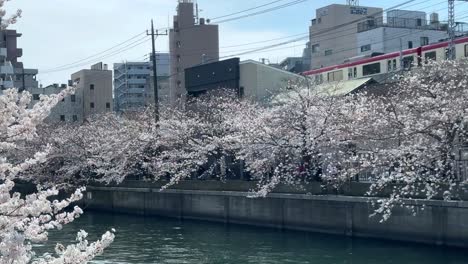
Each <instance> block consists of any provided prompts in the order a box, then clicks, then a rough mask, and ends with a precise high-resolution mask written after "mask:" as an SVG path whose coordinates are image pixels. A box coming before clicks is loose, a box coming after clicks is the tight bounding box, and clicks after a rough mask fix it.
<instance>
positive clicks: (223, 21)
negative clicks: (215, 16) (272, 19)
mask: <svg viewBox="0 0 468 264" xmlns="http://www.w3.org/2000/svg"><path fill="white" fill-rule="evenodd" d="M307 1H309V0H295V1H291V2H289V3H286V4H283V5H279V6H275V7H272V8H268V9H264V10H261V11H258V12H254V13H250V14H246V15H242V16H238V17H233V18H228V19H224V20H221V21H214V23H216V24H222V23H226V22H230V21H234V20H239V19H242V18H247V17H252V16H257V15H261V14H265V13H268V12H272V11H276V10H279V9H283V8H286V7H290V6H293V5H297V4H301V3H304V2H307Z"/></svg>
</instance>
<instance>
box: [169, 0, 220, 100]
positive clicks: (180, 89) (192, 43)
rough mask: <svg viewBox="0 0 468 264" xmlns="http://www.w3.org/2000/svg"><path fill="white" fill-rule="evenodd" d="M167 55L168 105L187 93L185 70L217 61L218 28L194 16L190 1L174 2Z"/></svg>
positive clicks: (193, 6)
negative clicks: (169, 99)
mask: <svg viewBox="0 0 468 264" xmlns="http://www.w3.org/2000/svg"><path fill="white" fill-rule="evenodd" d="M169 50H170V54H171V58H170V64H171V70H170V72H171V93H170V98H171V102H172V103H175V102H177V101H178V100H180V99H183V96H184V95H185V94H186V93H187V90H186V87H185V72H184V71H185V69H187V68H190V67H193V66H196V65H200V64H203V63H207V62H214V61H218V59H219V33H218V26H217V25H211V24H209V20H206V19H204V18H199V17H198V6H197V8H195V5H194V3H193V1H191V0H178V6H177V15H175V16H174V24H173V28H172V29H170V31H169Z"/></svg>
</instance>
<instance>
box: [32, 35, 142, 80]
mask: <svg viewBox="0 0 468 264" xmlns="http://www.w3.org/2000/svg"><path fill="white" fill-rule="evenodd" d="M149 40H150V38H148V37H147V36H145V37H144V38H142V39H139V40H137V41H135V42H132V43H130V44H128V45H126V46H124V47H122V48H121V49H118V50H116V51H113V52H112V53H110V54H106V55H104V56H101V57H98V58H95V59H93V60H89V61H86V62H83V63H81V64H75V65H72V66H68V67H65V68H59V69H55V70H49V71H43V72H40V74H48V73H52V72H61V71H65V70H70V69H74V68H78V67H82V66H85V65H88V64H90V63H92V62H95V61H100V60H103V59H106V58H110V57H113V56H115V55H118V54H121V53H123V52H125V51H128V50H130V49H133V48H135V47H137V46H139V45H141V44H144V43H147V42H148V41H149Z"/></svg>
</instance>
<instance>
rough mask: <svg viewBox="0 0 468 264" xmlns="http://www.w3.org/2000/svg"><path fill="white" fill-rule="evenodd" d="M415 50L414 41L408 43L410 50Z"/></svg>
mask: <svg viewBox="0 0 468 264" xmlns="http://www.w3.org/2000/svg"><path fill="white" fill-rule="evenodd" d="M412 48H413V41H408V49H412Z"/></svg>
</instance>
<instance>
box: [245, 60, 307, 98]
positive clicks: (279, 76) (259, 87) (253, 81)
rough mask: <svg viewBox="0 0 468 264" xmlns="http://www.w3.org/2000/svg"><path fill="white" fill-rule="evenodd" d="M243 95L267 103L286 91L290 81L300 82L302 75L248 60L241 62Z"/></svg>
mask: <svg viewBox="0 0 468 264" xmlns="http://www.w3.org/2000/svg"><path fill="white" fill-rule="evenodd" d="M239 66H240V67H239V69H240V81H239V85H240V87H242V90H243V96H244V97H245V98H248V99H250V100H252V101H255V102H260V103H267V102H269V100H270V99H271V98H273V97H274V96H275V95H277V94H279V93H281V92H284V91H285V90H286V87H287V86H288V83H289V82H298V81H301V80H302V79H303V77H302V76H300V75H298V74H295V73H292V72H288V71H285V70H282V69H278V68H275V67H271V66H269V65H266V64H263V63H260V62H257V61H254V60H246V61H242V62H240V64H239Z"/></svg>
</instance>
